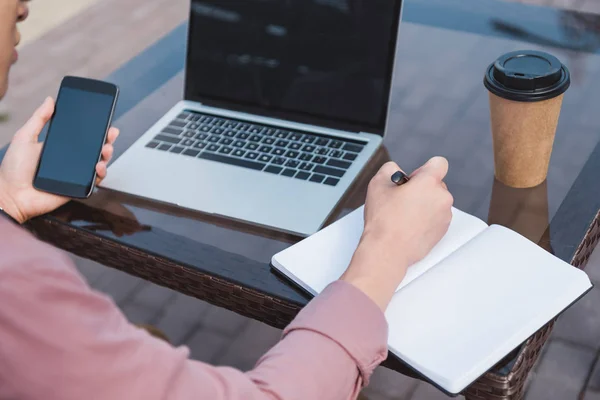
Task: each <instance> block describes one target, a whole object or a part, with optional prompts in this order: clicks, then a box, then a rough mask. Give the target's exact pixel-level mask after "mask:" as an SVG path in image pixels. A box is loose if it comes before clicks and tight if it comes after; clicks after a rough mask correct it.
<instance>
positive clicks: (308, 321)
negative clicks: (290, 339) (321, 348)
mask: <svg viewBox="0 0 600 400" xmlns="http://www.w3.org/2000/svg"><path fill="white" fill-rule="evenodd" d="M300 329H303V330H311V331H314V332H318V333H320V334H322V335H324V336H326V337H328V338H330V339H332V340H333V341H335V342H336V343H337V344H339V345H340V346H341V347H342V348H344V350H345V351H346V352H347V353H348V354H349V355H350V357H351V358H352V359H353V360H354V361H355V362H356V365H357V366H358V369H359V371H360V374H361V376H362V379H363V385H364V386H366V385H368V383H369V378H370V376H371V374H372V373H373V370H374V369H375V367H377V366H378V365H379V364H380V363H381V362H382V361H383V360H385V358H386V357H387V339H388V325H387V321H386V320H385V316H384V314H383V312H382V311H381V309H380V308H379V307H378V306H377V305H376V304H375V303H374V302H373V300H371V299H370V298H369V297H368V296H367V295H366V294H364V293H363V292H362V291H360V290H359V289H358V288H356V287H354V286H353V285H352V284H350V283H347V282H343V281H336V282H334V283H332V284H330V285H329V286H327V287H326V288H325V290H323V292H322V293H321V294H320V295H318V296H317V297H315V298H314V299H313V300H312V301H311V302H310V303H309V304H308V305H307V306H306V307H305V308H304V309H303V310H302V311H301V312H300V313H299V314H298V316H297V317H296V319H294V321H292V323H291V324H290V325H289V326H288V327H287V328H286V329H285V330H284V331H283V335H284V337H285V335H287V334H288V333H290V332H292V331H294V330H300Z"/></svg>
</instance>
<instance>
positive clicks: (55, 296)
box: [0, 219, 387, 400]
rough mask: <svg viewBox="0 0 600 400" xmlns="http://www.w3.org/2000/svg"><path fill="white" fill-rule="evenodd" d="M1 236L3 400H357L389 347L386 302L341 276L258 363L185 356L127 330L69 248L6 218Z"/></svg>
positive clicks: (0, 368)
mask: <svg viewBox="0 0 600 400" xmlns="http://www.w3.org/2000/svg"><path fill="white" fill-rule="evenodd" d="M0 239H1V240H0V254H3V255H8V257H3V259H2V261H0V304H1V306H0V343H1V345H0V398H19V399H38V398H45V399H48V400H52V399H61V400H71V399H73V400H80V399H82V398H93V399H98V400H104V399H107V400H108V399H111V400H112V399H142V398H143V399H188V398H194V399H211V400H219V399H282V400H283V399H286V400H287V399H324V400H326V399H352V398H355V397H356V395H357V394H358V391H359V390H360V388H361V387H362V386H363V385H364V384H365V383H366V382H367V380H368V377H369V376H370V374H371V373H372V370H373V369H374V368H375V366H376V365H377V364H379V363H380V362H381V361H382V360H383V359H384V358H385V356H386V354H387V347H386V340H387V326H386V323H385V319H384V316H383V313H382V312H381V310H380V309H379V308H378V307H377V306H376V305H375V303H374V302H373V301H372V300H370V299H369V298H368V297H367V296H366V295H365V294H363V293H362V292H361V291H359V290H358V289H356V288H355V287H353V286H352V285H350V284H348V283H344V282H337V283H335V284H333V285H332V286H330V287H329V288H328V289H326V290H325V292H324V293H323V294H322V295H321V296H319V297H318V298H316V299H315V300H313V302H311V303H310V304H309V305H308V306H307V307H306V308H305V309H304V310H303V311H302V312H301V313H300V314H299V316H298V317H297V318H296V320H295V321H294V322H293V323H292V324H291V325H290V326H289V327H288V328H287V329H286V330H285V331H284V337H283V339H282V341H281V342H280V343H279V344H278V345H277V346H275V347H274V348H273V349H272V350H271V351H269V352H268V353H267V354H266V355H265V356H264V357H263V358H262V359H261V360H260V361H259V362H258V364H257V366H256V368H255V369H254V370H252V371H250V372H248V373H245V374H244V373H242V372H240V371H237V370H234V369H232V368H216V367H212V366H209V365H206V364H203V363H200V362H195V361H190V360H188V355H189V352H188V350H187V348H183V347H182V348H178V349H174V348H172V347H171V346H170V345H168V344H167V343H164V342H162V341H160V340H158V339H155V338H153V337H151V336H150V335H148V334H147V333H146V332H144V331H142V330H140V329H137V328H136V327H134V326H132V325H131V324H130V323H129V322H128V321H127V320H126V319H125V317H124V316H123V314H122V313H121V312H120V311H119V309H118V308H117V307H116V306H115V305H114V303H113V302H112V300H110V299H109V298H107V297H106V296H104V295H102V294H100V293H97V292H94V291H92V290H91V289H90V288H89V287H88V286H87V284H86V283H85V282H84V281H83V280H82V279H81V277H80V276H79V275H78V273H77V271H76V270H75V268H74V267H73V265H72V264H71V262H70V260H68V258H67V257H66V256H64V255H63V254H62V253H60V252H58V251H56V250H54V249H52V248H50V247H49V246H47V245H45V244H43V243H40V242H38V241H37V240H35V239H33V238H32V237H31V236H30V235H29V234H27V233H25V232H24V231H22V230H21V229H19V228H17V227H14V226H13V225H11V224H9V223H8V222H7V221H4V220H1V219H0ZM90 396H91V397H90Z"/></svg>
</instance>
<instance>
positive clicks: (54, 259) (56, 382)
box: [0, 0, 452, 400]
mask: <svg viewBox="0 0 600 400" xmlns="http://www.w3.org/2000/svg"><path fill="white" fill-rule="evenodd" d="M40 1H43V0H40ZM27 14H28V10H27V3H26V2H24V1H19V0H0V97H1V96H3V95H4V94H5V92H6V90H7V82H8V80H7V77H8V71H9V68H10V67H11V65H12V63H13V62H14V61H15V60H16V59H17V57H16V52H15V50H14V48H15V46H16V45H17V44H18V42H19V32H18V30H17V28H16V26H17V23H18V22H19V21H22V20H23V19H25V18H26V17H27ZM52 113H53V101H52V100H51V99H47V100H46V101H45V102H44V104H42V106H41V107H40V108H39V109H38V110H37V111H36V112H35V113H34V115H33V116H32V117H31V119H30V120H29V121H28V122H27V123H26V124H25V125H24V126H23V128H22V129H21V130H19V131H18V132H17V133H16V135H15V136H14V138H13V140H12V142H11V145H10V148H9V149H8V152H7V153H6V156H5V158H4V160H3V162H2V164H1V165H0V209H2V210H3V211H2V212H0V214H2V215H0V399H21V400H28V399H45V400H54V399H57V400H58V399H60V400H81V399H93V400H108V399H110V400H113V399H210V400H219V399H285V400H287V399H322V400H328V399H353V398H356V396H357V395H358V392H359V391H360V389H361V388H362V387H363V386H364V385H366V384H367V383H368V380H369V376H370V375H371V373H372V371H373V369H374V368H375V367H376V366H377V365H378V364H379V363H380V362H381V361H382V360H383V359H385V357H386V355H387V346H386V341H387V325H386V322H385V318H384V314H383V311H384V310H385V308H386V307H387V305H388V303H389V301H390V299H391V297H392V295H393V294H394V291H395V289H396V287H397V285H398V284H399V283H400V281H401V280H402V278H403V277H404V274H405V272H406V269H407V268H408V266H409V265H411V264H413V263H414V262H416V261H418V260H420V259H421V258H423V257H424V256H425V255H426V254H427V253H428V252H429V251H430V250H431V248H432V247H433V246H434V245H435V244H436V243H437V242H438V241H439V240H440V238H441V237H442V236H443V235H444V233H445V232H446V230H447V228H448V225H449V223H450V219H451V205H452V196H451V195H450V194H449V193H448V191H447V190H446V188H445V185H444V183H443V181H442V180H443V178H444V176H445V175H446V172H447V168H448V165H447V162H446V160H444V159H442V158H433V159H431V160H430V161H429V162H428V163H427V164H425V165H424V166H423V167H421V168H420V169H419V170H418V171H416V172H415V173H414V174H413V176H412V179H411V181H410V182H409V183H407V184H405V185H403V186H402V187H396V185H394V184H393V183H392V182H391V181H390V176H391V175H392V174H393V173H394V172H396V171H397V170H398V166H397V165H395V164H394V163H388V164H386V165H385V166H384V167H383V168H382V169H381V171H380V172H379V173H378V174H377V175H376V176H375V177H374V178H373V180H372V181H371V183H370V185H369V191H368V195H367V205H366V211H365V230H364V234H363V237H362V239H361V243H360V245H359V247H358V249H357V251H356V253H355V255H354V258H353V260H352V262H351V265H350V267H349V268H348V270H347V271H346V273H345V274H344V275H343V276H342V277H341V278H340V280H339V281H338V282H335V283H333V284H332V285H330V286H329V287H328V288H326V289H325V291H324V292H323V293H322V294H321V295H319V296H317V297H316V298H315V299H314V300H313V301H312V302H311V303H310V304H309V305H308V306H307V307H306V308H305V309H304V310H303V311H302V312H301V313H300V314H299V315H298V317H297V318H296V319H295V320H294V321H293V322H292V323H291V324H290V326H288V327H287V328H286V329H285V330H284V333H283V339H282V340H281V342H280V343H279V344H277V345H276V346H275V347H274V348H273V349H272V350H270V351H269V352H268V353H267V354H266V355H265V356H264V357H263V358H261V360H260V361H259V362H258V363H257V365H256V367H255V369H254V370H252V371H250V372H247V373H242V372H240V371H237V370H235V369H232V368H224V367H221V368H216V367H212V366H209V365H206V364H203V363H200V362H196V361H191V360H189V359H188V355H189V352H188V350H187V349H186V348H184V347H182V348H178V349H175V348H173V347H171V346H170V345H169V344H167V343H166V342H164V341H161V340H158V339H156V338H154V337H151V336H150V335H149V334H147V333H146V332H145V331H143V330H140V329H137V328H136V327H134V326H132V325H131V324H129V322H128V321H127V320H126V319H125V317H124V316H123V315H122V313H121V312H120V311H119V310H118V308H117V307H116V306H115V304H114V303H113V302H112V301H111V300H110V299H109V298H107V297H106V296H104V295H102V294H100V293H97V292H94V291H93V290H91V289H90V288H89V287H88V286H87V284H86V283H85V282H84V281H83V279H82V278H81V277H80V276H79V275H78V273H77V271H76V269H75V268H74V266H73V265H72V263H71V261H70V260H69V258H68V257H66V256H65V255H64V254H62V253H61V252H59V251H58V250H56V249H53V248H51V247H50V246H48V245H46V244H43V243H41V242H39V241H37V240H35V239H34V238H33V237H32V236H31V235H30V234H28V233H27V232H26V231H25V230H24V229H23V228H21V227H20V226H18V225H19V224H21V223H24V222H25V221H27V220H28V219H30V218H33V217H35V216H38V215H41V214H44V213H46V212H50V211H52V210H54V209H55V208H56V207H59V206H60V205H62V204H64V203H66V202H67V199H65V198H62V197H58V196H53V195H50V194H46V193H41V192H38V191H36V190H35V189H34V188H33V186H32V180H33V176H34V172H35V166H36V164H37V162H38V159H39V156H40V152H41V144H40V143H38V135H39V133H40V131H41V130H42V128H43V126H44V125H45V124H46V123H47V122H48V120H49V119H50V117H51V115H52ZM117 135H118V131H117V130H116V129H114V128H113V129H111V131H110V133H109V138H108V143H107V144H106V145H105V146H104V148H103V150H102V161H101V162H100V163H99V164H98V166H97V172H98V177H99V179H102V178H103V177H104V176H105V175H106V164H107V162H108V161H109V159H110V157H111V155H112V149H113V148H112V143H113V142H114V141H115V139H116V137H117Z"/></svg>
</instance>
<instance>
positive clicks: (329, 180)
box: [323, 178, 340, 186]
mask: <svg viewBox="0 0 600 400" xmlns="http://www.w3.org/2000/svg"><path fill="white" fill-rule="evenodd" d="M339 181H340V180H339V179H337V178H327V179H325V182H323V183H324V184H326V185H329V186H335V185H337V184H338V182H339Z"/></svg>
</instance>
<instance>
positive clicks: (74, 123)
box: [33, 76, 119, 199]
mask: <svg viewBox="0 0 600 400" xmlns="http://www.w3.org/2000/svg"><path fill="white" fill-rule="evenodd" d="M118 96H119V88H118V87H117V86H115V85H113V84H111V83H107V82H102V81H97V80H93V79H86V78H77V77H73V76H67V77H65V78H64V79H63V80H62V83H61V85H60V90H59V92H58V97H57V99H56V108H55V110H54V115H53V116H52V119H51V120H50V123H49V125H48V133H47V135H46V140H45V141H44V146H43V149H42V155H41V157H40V161H39V163H38V167H37V171H36V174H35V178H34V180H33V186H34V187H35V188H36V189H38V190H42V191H44V192H49V193H53V194H57V195H60V196H65V197H71V198H77V199H84V198H88V197H89V196H90V195H91V194H92V191H93V190H94V185H95V182H96V164H97V163H98V161H100V157H101V153H102V147H103V146H104V143H105V142H106V136H107V134H108V129H109V128H110V125H111V122H112V117H113V114H114V111H115V105H116V104H117V97H118Z"/></svg>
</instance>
